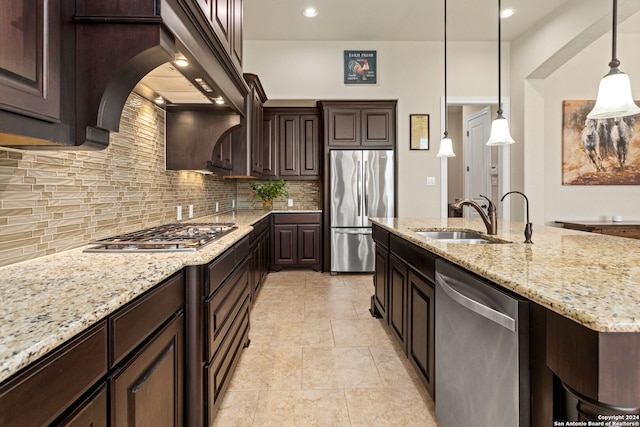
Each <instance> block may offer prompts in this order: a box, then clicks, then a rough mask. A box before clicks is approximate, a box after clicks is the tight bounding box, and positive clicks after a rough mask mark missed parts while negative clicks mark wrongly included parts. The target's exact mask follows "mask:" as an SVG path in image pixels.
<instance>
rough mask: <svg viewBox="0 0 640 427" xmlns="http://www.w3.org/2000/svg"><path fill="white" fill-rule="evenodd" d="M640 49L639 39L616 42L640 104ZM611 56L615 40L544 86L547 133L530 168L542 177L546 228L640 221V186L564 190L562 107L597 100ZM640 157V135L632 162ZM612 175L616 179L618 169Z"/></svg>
mask: <svg viewBox="0 0 640 427" xmlns="http://www.w3.org/2000/svg"><path fill="white" fill-rule="evenodd" d="M639 44H640V35H632V34H621V35H619V37H618V58H619V59H620V61H621V65H620V69H621V70H622V71H624V72H625V73H627V74H628V75H629V77H630V79H631V87H632V89H633V90H634V94H635V99H640V56H639V55H638V54H637V53H638V45H639ZM610 52H611V37H610V36H609V35H605V36H603V37H601V38H600V39H598V40H597V41H596V42H595V43H593V44H592V45H591V46H589V47H587V48H586V49H585V50H584V51H582V52H581V53H579V54H578V55H576V56H575V57H574V58H572V59H571V60H569V61H568V62H567V63H566V64H564V65H563V66H562V67H560V68H559V69H558V70H557V71H556V72H554V73H553V74H551V75H550V76H549V77H548V78H547V79H545V80H544V85H543V86H542V87H543V89H542V90H543V94H544V123H545V127H544V130H543V132H541V133H540V136H541V138H540V139H539V142H538V143H539V144H540V149H541V150H542V151H543V161H542V162H535V163H533V164H530V165H528V167H530V168H532V169H533V170H537V171H539V172H538V175H539V177H540V179H539V185H541V186H543V187H544V198H545V203H544V207H545V208H544V221H545V222H553V221H555V220H559V219H565V220H566V219H579V220H598V219H601V218H602V217H606V218H609V219H610V217H611V215H614V214H615V215H622V216H623V218H624V219H630V220H631V219H633V220H640V188H639V187H638V186H629V185H626V186H602V185H592V186H569V185H562V101H563V100H571V99H595V96H596V94H597V89H598V83H599V81H600V78H601V77H602V75H603V74H605V73H606V72H607V71H608V67H607V63H608V62H609V59H610ZM639 152H640V135H636V136H635V138H634V139H633V140H632V142H631V144H630V146H629V158H632V157H635V158H639V157H640V154H638V153H639ZM540 163H542V164H540ZM630 167H631V166H630ZM636 167H637V166H636ZM609 173H615V172H614V169H613V168H611V170H610V171H609Z"/></svg>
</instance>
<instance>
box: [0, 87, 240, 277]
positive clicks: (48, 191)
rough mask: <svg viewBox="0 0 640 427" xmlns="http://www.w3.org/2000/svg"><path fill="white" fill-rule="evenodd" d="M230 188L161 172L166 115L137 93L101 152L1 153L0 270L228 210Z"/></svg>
mask: <svg viewBox="0 0 640 427" xmlns="http://www.w3.org/2000/svg"><path fill="white" fill-rule="evenodd" d="M235 197H236V182H235V181H233V180H224V179H222V178H221V177H219V176H214V175H202V174H199V173H195V172H186V171H165V145H164V111H163V110H162V109H159V108H157V107H155V106H154V105H153V104H152V103H150V102H148V101H146V100H144V99H143V98H141V97H140V96H138V95H136V94H132V95H131V96H130V97H129V99H128V100H127V103H126V105H125V107H124V110H123V113H122V119H121V123H120V132H118V133H113V134H112V136H111V141H110V144H109V146H108V148H106V149H105V150H102V151H69V150H64V151H6V150H2V149H0V265H8V264H11V263H14V262H18V261H22V260H26V259H33V258H37V257H40V256H43V255H48V254H53V253H56V252H60V251H63V250H66V249H70V248H73V247H77V246H82V245H84V244H86V243H88V242H89V241H91V240H93V239H97V238H102V237H107V236H110V235H113V234H119V233H123V232H128V231H133V230H137V229H141V228H145V227H151V226H155V225H160V224H164V223H167V222H172V221H175V220H176V207H177V206H178V205H181V206H182V207H183V208H182V209H183V215H184V216H183V217H184V218H186V217H187V213H188V208H187V207H188V205H189V204H192V205H193V206H194V216H195V217H199V216H204V215H209V214H211V213H213V212H215V202H218V203H219V209H220V211H225V210H230V209H231V200H232V199H234V198H235Z"/></svg>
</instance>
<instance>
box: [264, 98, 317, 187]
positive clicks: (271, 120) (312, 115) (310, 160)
mask: <svg viewBox="0 0 640 427" xmlns="http://www.w3.org/2000/svg"><path fill="white" fill-rule="evenodd" d="M319 123H320V118H319V113H318V110H317V109H316V108H300V107H298V108H265V110H264V120H263V127H264V126H268V127H269V132H268V133H266V132H263V150H266V151H265V153H269V160H270V161H275V160H276V159H277V164H276V165H275V166H274V167H273V170H274V171H275V172H272V171H271V170H270V173H271V174H272V175H269V176H273V177H278V178H283V179H318V178H319V177H320V129H319V127H320V125H319ZM263 158H264V159H265V162H266V159H267V157H266V154H265V156H263ZM263 175H264V174H263Z"/></svg>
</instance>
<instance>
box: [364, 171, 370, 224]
mask: <svg viewBox="0 0 640 427" xmlns="http://www.w3.org/2000/svg"><path fill="white" fill-rule="evenodd" d="M368 183H369V171H368V170H367V161H366V160H365V161H364V215H363V216H367V215H368V214H369V189H368V188H367V184H368Z"/></svg>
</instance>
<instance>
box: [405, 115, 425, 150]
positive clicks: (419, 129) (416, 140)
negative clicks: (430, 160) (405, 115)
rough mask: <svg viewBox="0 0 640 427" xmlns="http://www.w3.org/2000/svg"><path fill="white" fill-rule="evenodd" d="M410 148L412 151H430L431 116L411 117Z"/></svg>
mask: <svg viewBox="0 0 640 427" xmlns="http://www.w3.org/2000/svg"><path fill="white" fill-rule="evenodd" d="M409 121H410V123H409V139H410V143H409V148H410V149H411V150H428V149H429V115H428V114H410V115H409Z"/></svg>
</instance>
